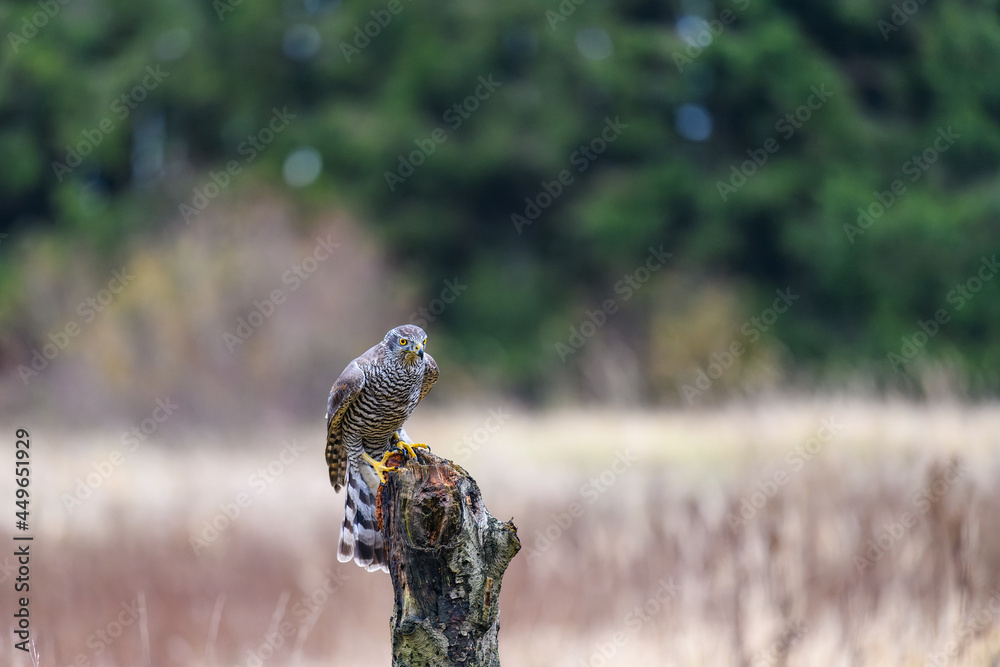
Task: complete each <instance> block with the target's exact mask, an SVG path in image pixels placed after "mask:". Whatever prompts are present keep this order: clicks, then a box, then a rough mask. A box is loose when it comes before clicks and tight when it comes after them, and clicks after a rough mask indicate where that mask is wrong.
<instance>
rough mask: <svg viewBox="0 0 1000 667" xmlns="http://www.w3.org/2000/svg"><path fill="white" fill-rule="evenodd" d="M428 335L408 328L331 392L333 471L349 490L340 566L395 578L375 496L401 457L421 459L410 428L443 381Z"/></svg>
mask: <svg viewBox="0 0 1000 667" xmlns="http://www.w3.org/2000/svg"><path fill="white" fill-rule="evenodd" d="M426 346H427V334H425V333H424V330H423V329H421V328H420V327H418V326H416V325H413V324H404V325H402V326H398V327H396V328H395V329H391V330H390V331H389V332H388V333H386V335H385V338H383V339H382V342H381V343H379V344H378V345H375V346H374V347H372V348H371V349H369V350H368V351H367V352H365V353H364V354H362V355H361V356H360V357H358V358H357V359H355V360H354V361H352V362H351V363H349V364H348V365H347V368H345V369H344V372H343V373H341V374H340V377H339V378H337V381H336V382H335V383H334V385H333V389H331V390H330V399H329V401H328V403H327V408H326V463H327V465H328V466H329V469H330V483H331V484H333V488H334V490H336V491H340V489H341V488H343V487H344V486H345V485H346V486H347V500H346V503H345V506H344V523H343V525H342V526H341V528H340V546H339V548H338V550H337V558H338V559H339V560H340V561H342V562H347V561H349V560H351V559H352V558H353V559H354V561H355V562H356V563H357V564H358V565H360V566H362V567H364V568H365V569H367V570H368V571H369V572H371V571H374V570H378V569H382V570H385V571H386V572H388V571H389V567H388V565H389V564H388V557H387V553H386V547H385V542H384V540H383V538H382V534H381V533H380V532H379V530H378V524H377V522H376V520H375V493H376V491H378V487H379V484H380V483H382V482H385V473H386V472H391V471H393V470H396V468H390V467H387V466H386V465H385V461H386V459H387V458H388V457H389V456H390V455H392V454H393V453H394V451H395V450H398V449H404V450H406V452H407V453H408V454H409V455H410V456H415V452H414V451H413V448H414V447H426V446H427V445H424V444H422V443H412V442H408V440H409V437H407V435H406V432H405V431H403V422H405V421H406V420H407V418H409V416H410V414H411V413H412V412H413V409H414V408H415V407H417V404H418V403H419V402H420V401H421V400H423V398H424V396H426V395H427V392H429V391H430V390H431V387H433V386H434V383H435V382H437V379H438V366H437V363H436V362H435V361H434V358H433V357H431V355H429V354H427V352H426V351H425V348H426Z"/></svg>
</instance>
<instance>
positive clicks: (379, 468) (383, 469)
mask: <svg viewBox="0 0 1000 667" xmlns="http://www.w3.org/2000/svg"><path fill="white" fill-rule="evenodd" d="M393 454H394V452H392V451H388V452H386V453H385V454H383V455H382V460H381V461H376V460H375V459H373V458H372V457H371V456H369V455H368V452H361V458H363V459H364V460H365V461H367V462H368V464H369V465H370V466H371V467H372V468H374V469H375V474H376V475H378V478H379V481H380V482H382V483H383V484H385V473H387V472H396V471H397V470H399V468H394V467H392V466H387V465H386V464H385V462H386V459H388V458H389V457H390V456H392V455H393Z"/></svg>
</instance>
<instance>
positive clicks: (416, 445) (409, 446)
mask: <svg viewBox="0 0 1000 667" xmlns="http://www.w3.org/2000/svg"><path fill="white" fill-rule="evenodd" d="M396 447H399V448H400V449H402V450H405V451H406V453H407V454H409V455H410V458H411V459H415V458H417V453H416V452H415V451H413V450H414V449H426V450H427V451H431V448H430V447H429V446H428V445H427V444H426V443H423V442H403V441H402V440H400V441H399V442H397V443H396Z"/></svg>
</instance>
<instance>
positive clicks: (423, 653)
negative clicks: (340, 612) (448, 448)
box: [377, 450, 521, 667]
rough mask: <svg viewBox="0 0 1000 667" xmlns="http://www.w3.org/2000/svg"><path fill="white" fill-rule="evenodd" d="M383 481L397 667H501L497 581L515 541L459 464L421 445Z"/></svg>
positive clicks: (395, 461) (394, 461)
mask: <svg viewBox="0 0 1000 667" xmlns="http://www.w3.org/2000/svg"><path fill="white" fill-rule="evenodd" d="M402 459H403V457H402V455H397V456H395V457H392V458H390V460H389V461H388V462H387V463H389V464H390V465H395V466H399V467H400V469H399V471H398V472H396V473H392V474H390V475H389V476H388V480H387V482H386V483H385V484H383V485H382V486H381V487H379V493H378V499H377V500H378V506H377V510H378V522H379V528H380V529H381V530H382V533H383V535H384V536H385V539H386V544H387V545H388V551H389V574H390V576H391V577H392V588H393V593H394V595H393V597H394V604H393V610H392V619H391V620H390V628H391V631H392V665H393V667H451V666H452V665H456V666H464V667H499V665H500V656H499V652H498V647H497V633H498V631H499V628H500V624H499V618H498V616H499V602H500V582H501V581H502V580H503V574H504V571H505V570H506V569H507V565H508V564H509V563H510V560H511V559H512V558H513V557H514V554H516V553H517V552H518V550H519V549H520V548H521V542H520V541H519V540H518V539H517V527H516V526H514V524H513V522H510V521H508V522H503V521H500V520H498V519H496V518H494V517H493V516H491V515H490V513H489V512H488V511H486V507H485V506H484V505H483V499H482V495H481V494H480V492H479V486H478V485H477V484H476V482H475V480H473V479H472V477H470V476H469V474H468V473H467V472H466V471H465V470H463V469H462V468H461V467H460V466H457V465H455V464H454V463H452V462H451V461H448V460H447V459H443V458H441V457H439V456H435V455H433V454H430V453H428V452H427V451H426V450H419V460H418V459H415V458H414V459H409V460H407V461H405V462H404V461H403V460H402Z"/></svg>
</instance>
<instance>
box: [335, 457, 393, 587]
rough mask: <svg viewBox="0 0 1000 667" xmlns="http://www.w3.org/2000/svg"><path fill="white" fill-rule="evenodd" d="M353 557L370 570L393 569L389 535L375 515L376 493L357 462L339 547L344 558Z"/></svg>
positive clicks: (351, 469) (349, 475) (339, 556)
mask: <svg viewBox="0 0 1000 667" xmlns="http://www.w3.org/2000/svg"><path fill="white" fill-rule="evenodd" d="M351 559H354V562H355V563H357V564H358V565H360V566H361V567H363V568H365V569H366V570H368V571H369V572H374V571H375V570H384V571H386V572H388V571H389V556H388V553H387V551H386V547H385V539H384V538H383V537H382V533H381V532H380V531H379V529H378V522H377V521H376V519H375V493H374V492H373V491H372V490H371V488H369V486H368V484H367V483H366V482H365V480H364V478H363V477H362V475H361V473H360V472H359V471H358V470H357V469H356V468H354V467H353V466H349V467H348V470H347V500H346V502H345V503H344V523H343V524H342V525H341V527H340V546H339V548H338V550H337V560H339V561H340V562H342V563H346V562H348V561H350V560H351Z"/></svg>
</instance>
